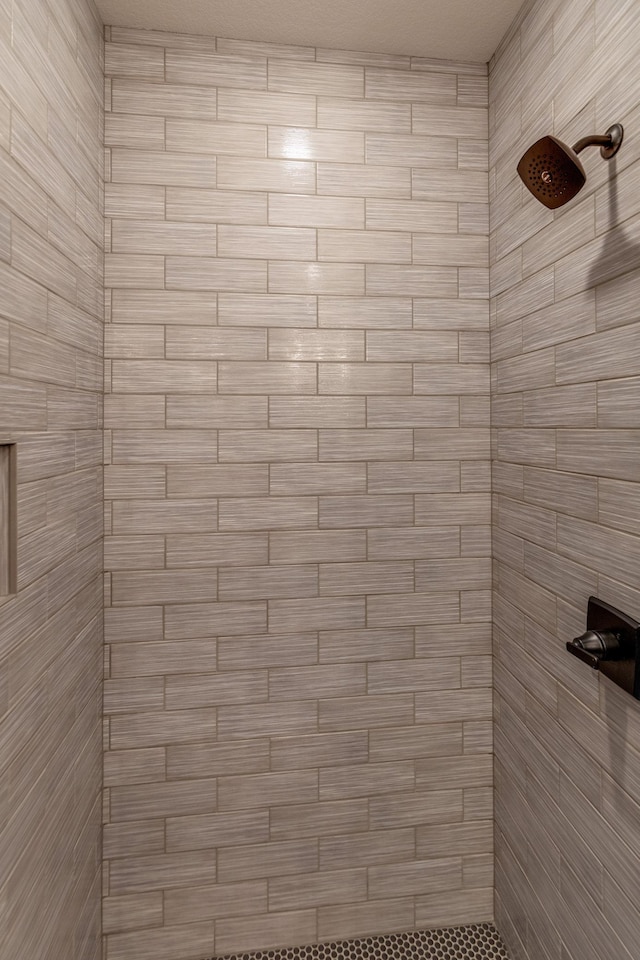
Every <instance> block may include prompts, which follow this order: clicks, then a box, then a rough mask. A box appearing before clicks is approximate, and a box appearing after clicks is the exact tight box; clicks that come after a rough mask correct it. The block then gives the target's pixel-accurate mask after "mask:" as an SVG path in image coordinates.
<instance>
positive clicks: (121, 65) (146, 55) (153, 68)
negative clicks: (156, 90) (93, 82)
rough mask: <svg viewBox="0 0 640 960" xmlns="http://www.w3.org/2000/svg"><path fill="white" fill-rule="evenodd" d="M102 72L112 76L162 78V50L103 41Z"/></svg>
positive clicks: (141, 45)
mask: <svg viewBox="0 0 640 960" xmlns="http://www.w3.org/2000/svg"><path fill="white" fill-rule="evenodd" d="M104 72H105V73H106V74H109V75H110V76H112V77H133V78H137V79H139V80H164V51H163V50H162V49H160V48H158V47H150V46H147V45H146V44H133V43H105V47H104Z"/></svg>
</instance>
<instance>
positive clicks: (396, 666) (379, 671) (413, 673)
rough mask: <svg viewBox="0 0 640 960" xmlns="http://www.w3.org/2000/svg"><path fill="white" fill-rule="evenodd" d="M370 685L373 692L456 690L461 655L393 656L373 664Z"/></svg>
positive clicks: (368, 674) (371, 665) (369, 669)
mask: <svg viewBox="0 0 640 960" xmlns="http://www.w3.org/2000/svg"><path fill="white" fill-rule="evenodd" d="M367 681H368V684H367V689H368V691H369V692H370V693H376V694H377V693H394V692H409V691H411V690H425V689H428V690H442V689H445V690H452V689H455V688H457V687H459V686H460V658H459V657H446V658H442V659H438V658H433V657H430V658H428V659H426V660H412V661H405V660H389V661H385V662H381V663H372V664H369V666H368V669H367Z"/></svg>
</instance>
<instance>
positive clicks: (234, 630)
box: [164, 602, 267, 640]
mask: <svg viewBox="0 0 640 960" xmlns="http://www.w3.org/2000/svg"><path fill="white" fill-rule="evenodd" d="M266 616H267V611H266V604H264V603H261V602H256V603H247V602H245V603H226V602H225V603H193V604H172V605H171V606H169V607H167V608H166V610H165V626H164V633H165V639H167V640H188V639H192V638H196V637H211V636H216V635H220V634H223V635H225V636H227V635H228V636H236V635H240V636H243V635H246V634H253V633H264V631H265V629H266Z"/></svg>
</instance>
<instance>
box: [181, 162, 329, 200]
mask: <svg viewBox="0 0 640 960" xmlns="http://www.w3.org/2000/svg"><path fill="white" fill-rule="evenodd" d="M217 167H218V170H217V185H218V187H222V188H225V189H226V188H229V189H232V190H271V191H279V192H281V193H302V194H305V193H315V191H316V165H315V163H308V162H304V161H300V160H272V159H269V160H254V159H251V158H246V159H245V158H243V157H224V156H222V157H220V158H219V159H218V162H217ZM184 185H185V186H188V185H189V184H184ZM191 185H193V184H191ZM200 185H201V186H202V185H205V186H209V185H210V184H203V183H202V181H201V183H200ZM212 185H213V186H215V185H216V184H212Z"/></svg>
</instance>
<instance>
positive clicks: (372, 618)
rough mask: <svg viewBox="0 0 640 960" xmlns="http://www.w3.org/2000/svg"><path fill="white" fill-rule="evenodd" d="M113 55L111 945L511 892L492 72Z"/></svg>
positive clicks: (368, 920)
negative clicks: (499, 604)
mask: <svg viewBox="0 0 640 960" xmlns="http://www.w3.org/2000/svg"><path fill="white" fill-rule="evenodd" d="M106 63H107V75H108V78H109V80H108V84H107V111H108V112H107V115H106V141H107V145H108V147H109V149H110V175H109V180H110V182H109V183H108V184H107V187H106V201H105V202H106V213H107V217H108V221H107V223H108V237H107V244H108V251H109V252H108V255H107V264H106V279H107V287H108V293H109V303H108V308H109V312H108V321H109V322H108V323H107V331H106V350H107V357H108V361H107V375H106V385H107V391H109V392H108V394H107V397H106V401H105V404H106V410H105V416H106V425H107V428H108V431H107V445H106V450H107V467H106V473H105V485H106V489H105V492H106V500H107V516H106V531H107V538H106V567H107V571H108V574H107V577H108V581H107V589H108V593H107V604H108V608H107V611H106V631H107V642H108V651H109V664H108V669H109V674H108V676H109V679H108V680H107V683H106V688H105V708H106V712H107V715H108V718H109V719H108V729H107V747H108V752H107V755H106V767H105V785H106V802H105V819H106V825H105V835H104V840H105V848H104V849H105V860H106V864H105V867H106V871H105V877H106V878H105V892H106V895H107V897H106V901H105V915H104V919H105V932H106V934H107V954H106V956H107V960H134V958H138V960H139V958H142V957H153V958H155V960H181V958H186V957H189V958H192V957H198V956H202V957H204V956H207V955H211V954H213V953H214V951H215V952H216V953H219V954H224V953H229V952H233V951H241V950H247V949H252V948H268V947H272V946H275V945H293V944H296V943H305V942H312V941H315V940H328V939H332V938H342V937H350V936H358V935H367V934H372V933H388V932H391V931H396V930H407V929H411V928H412V927H414V926H415V925H417V926H433V925H439V924H453V923H461V922H465V921H474V920H484V919H488V918H490V917H491V916H492V821H491V818H492V789H491V783H492V757H491V750H492V743H491V726H490V718H491V686H490V685H491V660H490V652H491V648H490V638H489V630H490V622H489V621H490V606H489V601H490V560H489V556H490V542H489V534H490V530H489V522H490V516H489V496H490V494H489V433H488V424H489V414H488V385H489V379H488V376H489V366H488V306H487V299H486V297H487V259H488V256H487V249H488V248H487V229H488V228H487V203H486V200H487V139H486V85H487V77H486V70H485V67H484V66H483V65H473V64H471V65H469V64H455V63H443V62H437V61H420V60H414V61H410V60H409V59H408V58H404V57H382V56H367V55H360V54H356V53H335V52H331V51H326V50H313V49H309V48H292V47H280V46H272V45H263V44H257V43H242V42H236V41H230V40H218V41H217V43H216V41H215V40H205V39H198V38H190V37H184V36H177V35H169V34H159V33H142V32H136V31H131V30H124V29H116V28H112V29H111V31H108V42H107V49H106Z"/></svg>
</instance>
